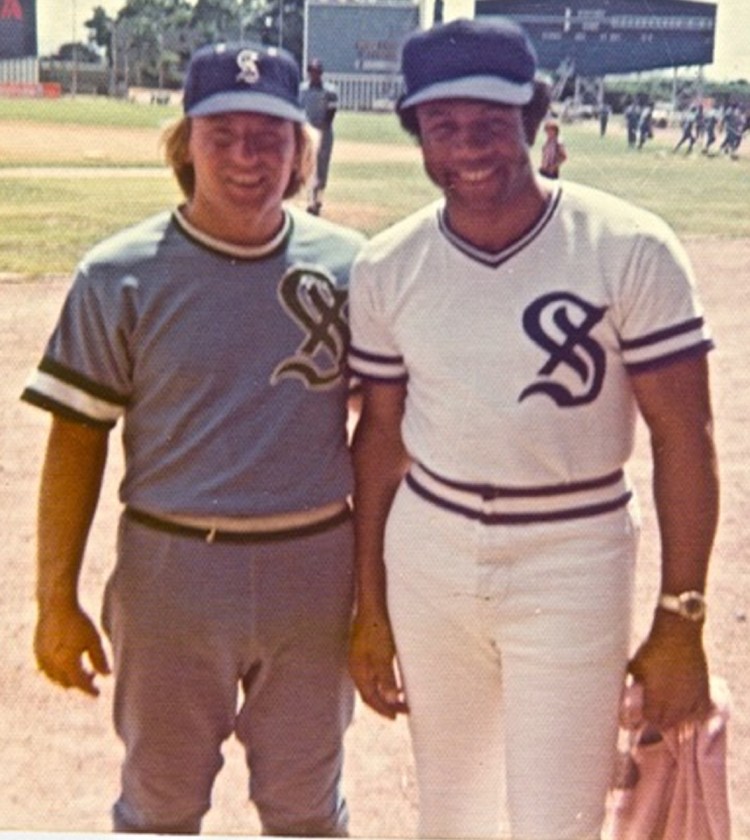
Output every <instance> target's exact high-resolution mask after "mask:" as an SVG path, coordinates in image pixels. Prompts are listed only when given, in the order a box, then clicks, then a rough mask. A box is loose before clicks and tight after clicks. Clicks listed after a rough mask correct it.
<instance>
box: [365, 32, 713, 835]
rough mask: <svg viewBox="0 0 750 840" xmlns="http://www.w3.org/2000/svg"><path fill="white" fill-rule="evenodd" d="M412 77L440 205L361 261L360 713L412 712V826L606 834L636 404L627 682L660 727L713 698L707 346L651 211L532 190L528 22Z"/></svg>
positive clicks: (534, 91)
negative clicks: (649, 579)
mask: <svg viewBox="0 0 750 840" xmlns="http://www.w3.org/2000/svg"><path fill="white" fill-rule="evenodd" d="M402 67H403V72H404V77H405V82H406V92H405V94H404V96H403V97H402V99H401V101H400V103H399V107H398V110H399V114H400V117H401V120H402V123H403V125H404V126H405V127H406V128H407V129H408V130H409V131H410V132H412V133H413V134H415V135H416V136H417V138H418V139H419V142H420V145H421V148H422V152H423V158H424V164H425V169H426V171H427V173H428V175H429V176H430V178H431V179H432V180H433V181H434V182H435V183H436V184H437V185H438V186H439V187H440V188H441V189H442V191H443V194H444V196H443V198H442V199H441V200H440V201H437V202H435V203H434V204H431V205H430V206H428V207H426V208H424V209H423V210H421V211H419V212H417V213H416V214H414V215H413V216H411V217H410V218H407V219H406V220H405V221H402V222H400V223H398V224H397V225H395V226H394V227H393V228H391V229H390V230H388V231H386V232H384V233H382V234H380V235H378V236H376V237H375V238H374V239H373V240H372V241H371V242H370V243H368V244H367V245H366V246H365V248H364V249H363V251H362V252H361V253H360V256H359V257H358V258H357V261H356V263H355V266H354V269H353V273H352V284H351V290H350V295H351V296H350V307H351V325H352V348H351V352H350V366H351V368H352V369H353V371H354V372H355V373H356V374H358V375H359V376H360V377H361V378H362V380H363V383H364V404H363V411H362V415H361V418H360V422H359V425H358V427H357V431H356V434H355V442H354V455H355V475H356V480H355V487H356V491H355V498H356V512H355V519H356V542H357V575H358V587H357V590H358V595H357V612H356V618H355V625H354V634H353V641H352V646H351V652H350V665H351V670H352V673H353V676H354V678H355V682H356V683H357V686H358V688H359V690H360V692H361V694H362V696H363V698H364V699H365V701H366V702H367V703H369V704H370V705H371V706H372V707H373V708H375V709H376V710H377V711H379V712H381V713H382V714H384V715H386V716H388V717H394V716H395V715H397V714H399V713H408V715H409V723H410V728H411V733H412V740H413V745H414V752H415V758H416V769H417V779H418V785H419V801H420V826H419V829H420V834H421V835H422V836H426V837H492V836H498V834H499V833H500V831H501V826H502V825H503V823H504V813H505V812H506V811H507V815H508V817H509V822H510V829H511V832H512V835H513V837H517V838H523V840H533V838H545V839H546V840H551V838H554V840H566V838H596V837H599V834H600V830H601V826H602V822H603V819H604V809H605V798H606V791H607V787H608V783H609V780H610V778H611V769H612V763H613V759H614V754H615V746H616V733H617V713H618V701H619V697H620V694H621V690H622V687H623V684H624V679H625V675H626V671H627V669H628V653H629V642H630V629H631V609H632V596H633V572H634V565H635V559H636V548H637V541H638V531H639V524H638V511H637V507H636V500H635V498H634V494H633V488H632V486H631V484H630V482H629V481H628V477H627V474H626V472H625V465H626V462H627V460H628V458H629V456H630V454H631V452H632V448H633V437H634V426H635V422H636V417H637V415H638V413H639V412H640V414H641V415H642V416H643V417H644V418H645V421H646V423H647V424H648V427H649V430H650V433H651V437H652V440H653V458H654V489H655V502H656V506H657V511H658V517H659V525H660V529H661V538H662V554H663V572H662V581H661V594H660V596H659V599H658V606H657V609H656V611H655V614H654V623H653V627H652V630H651V633H650V635H649V637H648V639H647V641H646V642H645V643H644V645H643V646H642V647H641V648H640V649H639V650H638V652H637V653H636V655H635V656H634V657H633V658H632V660H631V661H630V664H629V667H630V670H631V671H632V672H633V674H634V675H635V676H636V677H637V679H639V680H640V681H642V683H643V685H644V688H645V697H646V715H647V716H648V718H649V719H650V720H651V721H652V722H654V723H656V724H657V725H660V726H670V725H673V724H675V723H677V722H679V721H681V720H684V719H686V718H689V717H692V716H701V715H702V714H704V713H705V711H706V710H707V709H708V707H709V703H710V699H709V696H708V680H707V665H706V659H705V655H704V651H703V647H702V641H701V630H702V625H703V618H704V611H705V601H704V596H703V592H704V587H705V583H706V571H707V566H708V559H709V553H710V549H711V544H712V539H713V535H714V530H715V527H716V518H717V495H718V490H717V477H716V468H715V455H714V448H713V443H712V438H711V410H710V400H709V394H708V384H707V368H706V355H707V352H708V350H709V349H710V348H711V346H712V341H711V337H710V334H709V332H708V328H707V326H706V323H705V322H704V318H703V314H702V311H701V308H700V305H699V303H698V300H697V298H696V292H695V288H694V283H693V279H692V273H691V268H690V266H689V264H688V261H687V259H686V256H685V253H684V251H683V249H682V248H681V247H680V244H679V243H678V242H677V240H676V238H675V236H674V235H673V233H672V232H671V231H670V230H669V228H668V227H667V226H666V225H665V224H664V223H663V222H662V221H661V220H659V219H658V218H656V217H654V216H653V215H652V214H650V213H647V212H644V211H643V210H640V209H637V208H635V207H632V206H630V205H628V204H626V203H625V202H623V201H621V200H619V199H617V198H614V197H612V196H608V195H605V194H603V193H600V192H597V191H595V190H592V189H588V188H585V187H582V186H578V185H575V184H571V183H567V182H562V183H560V182H554V183H552V182H550V181H546V180H543V179H538V178H537V176H536V174H535V172H534V166H533V164H532V162H531V160H530V155H529V146H530V143H531V142H532V141H533V137H534V134H535V133H536V130H537V128H538V125H539V122H540V121H541V118H542V116H543V114H544V111H545V96H546V93H545V88H544V86H543V85H541V84H540V83H539V82H536V81H535V69H536V67H535V57H534V52H533V49H532V47H531V45H530V43H529V41H528V39H527V37H526V36H525V33H524V32H523V31H522V30H521V29H519V28H518V27H517V26H516V25H514V24H512V23H510V22H505V21H503V20H502V19H498V20H496V21H494V22H492V23H479V22H469V21H455V22H452V23H449V24H445V25H438V26H436V27H434V28H433V29H431V30H428V31H426V32H420V33H417V34H415V35H413V36H412V37H411V38H410V39H409V40H408V41H407V42H406V45H405V47H404V52H403V64H402ZM394 656H396V657H397V663H398V670H396V669H395V668H394ZM504 806H505V807H504Z"/></svg>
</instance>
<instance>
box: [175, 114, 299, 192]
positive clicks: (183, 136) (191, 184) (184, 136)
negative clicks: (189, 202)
mask: <svg viewBox="0 0 750 840" xmlns="http://www.w3.org/2000/svg"><path fill="white" fill-rule="evenodd" d="M190 126H191V120H190V117H182V118H181V119H179V120H177V121H176V122H174V123H172V124H171V125H168V126H167V127H166V128H165V129H164V131H163V132H162V136H161V145H162V146H163V148H164V159H165V161H166V163H167V165H168V166H170V167H171V168H172V172H174V176H175V178H176V179H177V183H178V184H179V185H180V189H181V190H182V192H183V193H184V195H185V198H188V199H190V198H192V197H193V193H194V192H195V169H194V167H193V164H192V163H191V162H190V161H189V159H188V146H189V144H190ZM294 143H295V151H296V157H297V159H296V161H295V166H294V169H293V171H292V177H291V178H290V179H289V183H288V184H287V187H286V190H284V198H291V197H292V196H294V195H296V194H297V193H298V192H299V191H300V190H301V189H302V187H303V186H304V185H305V183H306V182H307V180H308V178H310V176H311V175H312V171H313V168H314V161H313V145H312V140H311V139H310V135H309V134H308V131H307V129H306V128H305V126H303V125H301V124H300V123H296V122H295V123H294Z"/></svg>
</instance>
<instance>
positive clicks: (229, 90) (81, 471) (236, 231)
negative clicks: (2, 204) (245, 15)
mask: <svg viewBox="0 0 750 840" xmlns="http://www.w3.org/2000/svg"><path fill="white" fill-rule="evenodd" d="M298 87H299V71H298V69H297V66H296V64H295V63H294V60H293V59H292V58H291V56H289V55H288V54H286V53H284V52H283V51H279V50H265V49H263V48H260V47H258V48H255V47H249V46H237V47H233V46H219V47H207V48H204V49H202V50H200V51H198V52H197V53H196V54H195V56H194V57H193V59H192V61H191V64H190V67H189V69H188V74H187V79H186V87H185V96H184V103H185V116H184V118H183V119H182V120H181V121H180V122H179V123H178V124H177V125H176V126H175V127H174V128H172V129H171V130H170V131H169V132H168V135H167V138H166V145H167V157H168V161H169V163H170V164H171V166H172V168H173V170H174V172H175V174H176V176H177V179H178V181H179V183H180V185H181V186H182V188H183V190H184V192H185V199H186V200H185V203H184V204H183V205H181V206H180V207H179V208H177V209H176V210H174V211H173V212H165V213H162V214H160V215H158V216H156V217H154V218H151V219H148V220H146V221H144V222H142V223H141V224H139V225H137V226H135V227H134V228H131V229H129V230H126V231H123V232H121V233H119V234H117V235H116V236H114V237H112V238H110V239H108V240H107V241H105V242H103V243H101V244H100V245H98V246H96V247H95V248H94V249H93V250H92V251H91V252H90V253H89V254H88V255H87V256H86V257H85V258H84V260H83V261H82V263H81V264H80V266H79V268H78V271H77V273H76V277H75V281H74V283H73V285H72V288H71V289H70V292H69V294H68V297H67V300H66V303H65V306H64V309H63V311H62V313H61V315H60V318H59V322H58V324H57V326H56V328H55V330H54V332H53V334H52V337H51V338H50V341H49V344H48V345H47V348H46V350H45V352H44V356H43V359H42V361H41V363H40V365H39V367H38V369H37V370H36V371H35V373H34V374H33V376H32V378H31V380H30V382H29V384H28V387H27V388H26V390H25V391H24V395H23V396H24V399H26V400H27V401H28V402H30V403H32V404H34V405H37V406H40V407H41V408H43V409H47V410H49V411H51V412H52V415H53V422H52V429H51V432H50V437H49V443H48V449H47V456H46V461H45V466H44V472H43V477H42V487H41V494H40V516H39V545H38V553H39V584H38V599H39V621H38V626H37V631H36V639H35V650H36V655H37V659H38V662H39V665H40V667H41V669H42V671H43V672H44V673H46V674H47V675H48V676H49V677H50V678H51V679H52V680H54V681H56V682H58V683H60V684H61V685H63V686H65V687H76V688H79V689H81V690H82V691H84V692H87V693H89V694H93V695H95V694H97V693H98V688H97V686H96V685H95V677H96V675H97V674H106V673H108V672H109V664H108V661H107V657H106V655H105V652H104V648H103V645H102V642H101V640H100V636H99V633H98V631H97V629H96V627H95V625H94V623H93V622H92V621H91V620H90V619H89V617H88V616H87V615H86V614H85V613H84V612H83V611H82V609H81V607H80V606H79V604H78V599H77V578H78V573H79V570H80V568H81V564H82V561H83V555H84V548H85V543H86V535H87V532H88V527H89V525H90V522H91V520H92V518H93V516H94V512H95V508H96V505H97V500H98V496H99V489H100V481H101V477H102V472H103V469H104V465H105V461H106V454H107V440H108V436H109V432H110V430H111V429H112V428H113V427H114V426H115V424H117V423H118V421H121V422H122V429H123V444H124V450H125V473H124V476H123V479H122V483H121V486H120V497H121V500H122V502H123V504H124V511H123V515H122V519H121V522H120V529H119V540H118V556H117V564H116V567H115V569H114V572H113V574H112V576H111V578H110V580H109V582H108V585H107V590H106V596H105V604H104V610H103V624H104V628H105V630H106V632H107V634H108V636H109V638H110V641H111V643H112V650H113V658H114V669H113V670H114V677H115V699H114V724H115V728H116V731H117V734H118V735H119V736H120V738H121V739H122V741H123V743H124V747H125V757H124V762H123V766H122V789H121V792H120V796H119V798H118V799H117V802H116V803H115V805H114V809H113V815H114V828H115V830H117V831H121V832H149V833H154V834H156V833H164V834H172V833H180V834H189V833H194V832H197V831H199V829H200V826H201V820H202V817H203V815H204V814H205V813H206V811H207V810H208V808H209V807H210V801H211V789H212V785H213V782H214V778H215V776H216V774H217V773H218V771H219V769H220V768H221V765H222V762H223V759H222V754H221V748H222V744H223V742H224V741H225V740H226V739H227V738H229V737H230V736H231V735H236V737H237V738H238V739H239V741H240V742H241V743H242V744H243V746H244V748H245V750H246V754H247V763H248V766H249V768H250V770H251V776H250V796H251V798H252V799H253V801H254V803H255V805H256V806H257V809H258V813H259V816H260V820H261V825H262V828H263V831H264V833H266V834H281V835H315V836H319V835H323V836H327V835H333V836H339V835H345V834H346V832H347V809H346V804H345V802H344V800H343V797H342V795H341V790H340V784H339V783H340V777H341V768H342V740H343V734H344V731H345V729H346V727H347V725H348V722H349V720H350V715H351V709H352V701H353V686H352V685H351V680H350V678H349V676H348V673H347V668H346V651H347V638H348V631H349V625H350V620H351V607H352V596H353V570H352V557H353V549H352V529H351V521H350V511H349V506H348V504H347V498H348V497H349V495H350V493H351V489H352V488H351V464H350V457H349V452H348V449H347V442H346V427H345V424H346V416H347V393H348V388H347V382H346V378H345V376H344V375H343V373H342V371H343V368H344V364H345V352H346V345H347V341H348V326H347V323H346V320H345V307H346V285H347V282H348V274H349V267H350V264H351V262H352V259H353V257H354V255H355V253H356V251H357V250H358V248H359V247H360V246H361V244H362V241H363V237H362V236H361V235H360V234H358V233H355V232H353V231H349V230H346V229H344V228H341V227H338V226H335V225H333V224H331V223H328V222H323V221H321V220H319V219H315V218H313V217H312V216H310V215H308V214H307V213H304V212H301V211H298V210H295V209H292V208H287V207H286V205H285V204H284V199H285V198H288V197H290V196H291V195H293V194H294V193H295V192H296V191H297V190H298V189H299V188H300V187H301V185H302V183H303V182H304V176H305V172H306V166H307V164H306V160H307V159H308V157H309V147H308V141H307V138H306V134H305V131H304V129H303V123H304V112H303V111H302V109H301V108H300V106H299V102H298ZM87 660H88V661H87Z"/></svg>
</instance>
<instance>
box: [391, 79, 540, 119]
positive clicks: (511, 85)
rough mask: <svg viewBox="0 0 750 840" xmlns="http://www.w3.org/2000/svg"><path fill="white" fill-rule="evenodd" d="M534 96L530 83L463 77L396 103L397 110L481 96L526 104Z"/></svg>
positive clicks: (504, 101) (500, 102)
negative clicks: (434, 102)
mask: <svg viewBox="0 0 750 840" xmlns="http://www.w3.org/2000/svg"><path fill="white" fill-rule="evenodd" d="M533 95H534V83H533V82H513V81H510V80H508V79H501V78H499V77H498V76H463V77H461V78H460V79H448V80H447V81H443V82H435V84H433V85H428V86H427V87H424V88H422V89H421V90H418V91H416V92H415V93H414V94H413V95H411V96H409V95H407V96H406V97H405V98H404V99H403V100H402V101H401V102H400V103H399V111H403V110H404V109H405V108H411V107H412V106H413V105H420V104H422V103H423V102H433V101H435V100H436V99H482V100H485V101H487V102H496V103H498V104H499V105H527V104H528V103H529V102H530V101H531V97H532V96H533Z"/></svg>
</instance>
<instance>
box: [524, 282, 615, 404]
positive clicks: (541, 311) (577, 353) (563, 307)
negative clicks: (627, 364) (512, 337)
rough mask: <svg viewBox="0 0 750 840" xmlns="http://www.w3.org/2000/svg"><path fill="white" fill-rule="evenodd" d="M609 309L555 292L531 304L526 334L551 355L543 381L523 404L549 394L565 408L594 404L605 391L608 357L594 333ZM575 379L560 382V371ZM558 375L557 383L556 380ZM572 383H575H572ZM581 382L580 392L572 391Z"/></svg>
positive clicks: (532, 387)
mask: <svg viewBox="0 0 750 840" xmlns="http://www.w3.org/2000/svg"><path fill="white" fill-rule="evenodd" d="M606 311H607V307H606V306H593V305H592V304H590V303H588V302H587V301H585V300H582V299H581V298H579V297H577V296H576V295H573V294H570V293H569V292H552V293H550V294H548V295H543V296H542V297H540V298H539V299H538V300H535V301H534V302H533V303H531V304H530V305H529V306H528V307H527V308H526V310H525V311H524V313H523V327H524V330H525V331H526V334H527V335H528V336H529V337H530V338H531V339H532V341H534V342H535V343H536V344H538V345H539V346H540V347H541V348H542V349H543V350H545V351H546V352H547V353H549V358H548V359H547V361H546V362H545V363H544V364H543V365H542V367H541V368H539V371H538V375H539V376H540V377H543V379H540V381H538V382H535V383H534V384H533V385H529V386H528V388H524V390H523V391H522V392H521V396H520V397H519V398H518V401H519V402H522V401H523V400H525V399H526V398H527V397H530V396H531V395H532V394H545V395H546V396H548V397H550V398H551V399H553V400H554V401H555V403H557V405H558V406H560V407H561V408H572V407H574V406H579V405H585V404H586V403H590V402H593V401H594V400H595V399H596V398H597V396H599V392H600V391H601V389H602V383H603V382H604V373H605V369H606V356H605V354H604V350H603V349H602V347H601V345H600V344H599V343H598V342H597V341H595V340H594V339H593V338H592V337H591V331H592V330H593V328H594V327H595V326H596V325H597V324H598V323H599V321H601V320H602V318H603V317H604V313H605V312H606ZM561 367H562V368H563V369H568V370H569V371H571V372H572V373H573V374H575V375H574V377H567V379H568V383H567V384H564V383H563V382H561V381H560V379H561V377H560V376H559V373H560V370H559V369H560V368H561ZM555 373H558V378H557V379H556V380H554V379H552V378H551V377H553V376H554V375H555ZM571 380H573V381H572V382H571ZM579 381H580V388H578V387H571V386H572V385H573V384H574V383H577V382H579Z"/></svg>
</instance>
